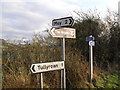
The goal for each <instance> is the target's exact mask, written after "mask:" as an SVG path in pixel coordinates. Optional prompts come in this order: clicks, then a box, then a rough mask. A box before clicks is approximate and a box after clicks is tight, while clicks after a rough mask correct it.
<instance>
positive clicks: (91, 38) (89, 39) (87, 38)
mask: <svg viewBox="0 0 120 90" xmlns="http://www.w3.org/2000/svg"><path fill="white" fill-rule="evenodd" d="M92 40H95V38H94V37H86V41H92Z"/></svg>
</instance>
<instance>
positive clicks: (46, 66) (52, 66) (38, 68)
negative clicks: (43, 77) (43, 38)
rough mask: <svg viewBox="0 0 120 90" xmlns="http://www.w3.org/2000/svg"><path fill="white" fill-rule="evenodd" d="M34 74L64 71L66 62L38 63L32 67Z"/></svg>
mask: <svg viewBox="0 0 120 90" xmlns="http://www.w3.org/2000/svg"><path fill="white" fill-rule="evenodd" d="M30 69H31V71H32V73H41V72H48V71H54V70H61V69H64V61H56V62H47V63H36V64H32V65H31V68H30Z"/></svg>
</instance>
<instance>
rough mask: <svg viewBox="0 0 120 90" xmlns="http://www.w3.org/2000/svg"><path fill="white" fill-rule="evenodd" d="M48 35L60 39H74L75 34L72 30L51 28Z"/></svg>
mask: <svg viewBox="0 0 120 90" xmlns="http://www.w3.org/2000/svg"><path fill="white" fill-rule="evenodd" d="M49 33H50V34H51V35H52V36H53V37H61V38H63V37H64V38H76V33H75V29H74V28H59V29H56V28H52V29H51V30H50V31H49Z"/></svg>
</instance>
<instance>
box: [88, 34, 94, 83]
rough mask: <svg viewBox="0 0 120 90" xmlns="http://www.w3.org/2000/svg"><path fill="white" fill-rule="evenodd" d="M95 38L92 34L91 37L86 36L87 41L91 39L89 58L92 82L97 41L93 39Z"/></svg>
mask: <svg viewBox="0 0 120 90" xmlns="http://www.w3.org/2000/svg"><path fill="white" fill-rule="evenodd" d="M93 40H95V38H94V37H93V36H92V35H90V36H89V37H86V41H89V46H90V49H89V59H90V82H91V83H92V78H93V46H95V42H94V41H93Z"/></svg>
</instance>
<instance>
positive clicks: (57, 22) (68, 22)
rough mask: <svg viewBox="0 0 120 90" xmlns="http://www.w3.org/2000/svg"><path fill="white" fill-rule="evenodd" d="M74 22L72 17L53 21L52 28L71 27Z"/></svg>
mask: <svg viewBox="0 0 120 90" xmlns="http://www.w3.org/2000/svg"><path fill="white" fill-rule="evenodd" d="M73 22H74V19H73V18H72V17H65V18H59V19H54V20H52V27H64V26H71V25H72V24H73Z"/></svg>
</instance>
